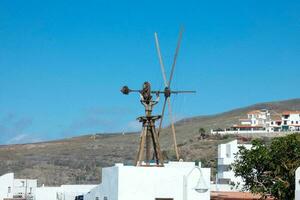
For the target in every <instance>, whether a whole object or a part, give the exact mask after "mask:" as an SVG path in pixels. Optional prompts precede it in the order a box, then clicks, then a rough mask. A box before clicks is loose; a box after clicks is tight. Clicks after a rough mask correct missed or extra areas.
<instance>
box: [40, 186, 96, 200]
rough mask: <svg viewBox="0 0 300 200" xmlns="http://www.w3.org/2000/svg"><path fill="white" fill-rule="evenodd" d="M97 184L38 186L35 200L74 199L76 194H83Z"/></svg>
mask: <svg viewBox="0 0 300 200" xmlns="http://www.w3.org/2000/svg"><path fill="white" fill-rule="evenodd" d="M96 186H97V185H61V186H60V187H44V186H43V187H39V188H37V189H36V195H35V200H74V199H75V197H76V196H79V195H82V196H83V195H85V194H87V193H88V192H89V191H91V190H92V189H93V188H95V187H96Z"/></svg>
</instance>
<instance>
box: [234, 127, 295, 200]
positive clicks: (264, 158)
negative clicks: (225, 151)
mask: <svg viewBox="0 0 300 200" xmlns="http://www.w3.org/2000/svg"><path fill="white" fill-rule="evenodd" d="M252 145H253V146H252V148H251V149H246V148H245V147H240V150H239V152H238V154H237V155H236V158H237V159H236V162H235V163H234V164H233V165H232V168H233V170H234V172H235V175H236V176H241V177H242V178H243V180H244V181H245V185H244V189H245V190H249V191H251V192H252V193H256V194H261V195H262V196H263V197H264V198H265V197H267V196H270V195H271V196H273V197H274V198H275V199H279V200H287V199H289V200H292V199H294V198H295V197H294V195H295V171H296V169H297V168H298V167H299V166H300V134H297V133H295V134H291V135H288V136H285V137H280V138H274V139H273V140H272V141H271V143H270V144H265V143H264V142H263V141H262V140H254V141H253V142H252Z"/></svg>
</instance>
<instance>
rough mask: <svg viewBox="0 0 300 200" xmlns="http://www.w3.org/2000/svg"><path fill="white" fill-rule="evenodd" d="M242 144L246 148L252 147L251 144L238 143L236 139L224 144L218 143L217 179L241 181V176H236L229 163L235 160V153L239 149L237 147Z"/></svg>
mask: <svg viewBox="0 0 300 200" xmlns="http://www.w3.org/2000/svg"><path fill="white" fill-rule="evenodd" d="M240 146H244V147H245V148H247V149H250V148H251V147H252V145H251V144H238V141H237V140H233V141H231V142H228V143H226V144H220V145H218V168H217V170H218V175H217V177H218V179H227V180H229V181H230V182H234V183H235V184H237V183H241V184H242V183H243V180H242V178H241V177H236V176H235V175H234V172H233V170H231V169H230V165H231V164H232V163H234V161H235V155H236V154H237V153H238V151H239V147H240Z"/></svg>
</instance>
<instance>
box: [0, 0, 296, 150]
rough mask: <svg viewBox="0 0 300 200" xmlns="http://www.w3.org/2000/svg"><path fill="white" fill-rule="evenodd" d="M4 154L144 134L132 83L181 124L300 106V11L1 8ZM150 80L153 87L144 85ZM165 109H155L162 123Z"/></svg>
mask: <svg viewBox="0 0 300 200" xmlns="http://www.w3.org/2000/svg"><path fill="white" fill-rule="evenodd" d="M0 4H1V6H0V143H1V144H6V143H20V142H21V143H22V142H34V141H40V140H48V139H56V138H64V137H70V136H76V135H81V134H87V133H94V132H101V133H104V132H119V131H130V130H137V128H138V126H137V123H136V122H135V118H136V117H137V116H138V115H141V114H142V113H143V112H142V111H143V110H142V107H141V105H140V104H139V97H138V96H137V95H130V96H123V95H122V94H121V93H120V92H119V90H120V88H121V86H123V85H125V84H127V85H129V86H130V87H131V88H139V87H140V86H141V84H142V83H143V81H145V80H149V81H151V82H152V84H153V87H154V88H158V89H162V88H163V81H162V76H161V72H160V68H159V62H158V59H157V55H156V50H155V43H154V35H153V33H154V32H155V31H157V32H158V34H159V39H160V45H161V49H162V53H163V57H164V61H165V66H166V68H167V72H168V73H169V69H170V67H171V66H170V65H171V61H172V57H173V54H174V50H175V46H176V42H177V41H176V40H177V36H178V30H179V27H180V26H181V25H183V26H184V27H185V32H184V35H183V40H182V48H181V49H180V54H179V57H178V63H177V65H176V69H175V76H174V81H173V85H172V88H173V89H193V90H197V94H195V95H182V96H174V98H173V99H172V104H173V110H174V113H175V117H176V119H180V118H183V117H190V116H196V115H205V114H212V113H218V112H222V111H226V110H229V109H233V108H236V107H242V106H246V105H249V104H253V103H257V102H263V101H273V100H281V99H289V98H297V97H299V95H298V91H299V74H300V37H299V35H300V12H299V10H300V2H299V1H276V0H275V1H254V0H245V1H17V0H16V1H11V0H6V1H5V0H4V1H1V3H0ZM145 73H147V76H145V75H144V74H145ZM159 110H160V105H159V106H158V107H157V110H156V111H157V112H158V111H159Z"/></svg>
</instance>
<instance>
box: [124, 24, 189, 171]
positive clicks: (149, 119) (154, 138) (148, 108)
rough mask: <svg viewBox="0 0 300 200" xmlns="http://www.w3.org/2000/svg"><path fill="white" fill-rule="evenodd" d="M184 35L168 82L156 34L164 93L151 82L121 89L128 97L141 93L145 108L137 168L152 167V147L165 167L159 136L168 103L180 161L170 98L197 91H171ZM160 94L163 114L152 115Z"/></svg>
mask: <svg viewBox="0 0 300 200" xmlns="http://www.w3.org/2000/svg"><path fill="white" fill-rule="evenodd" d="M182 33H183V29H181V30H180V33H179V38H178V42H177V47H176V50H175V55H174V59H173V64H172V68H171V73H170V77H169V80H167V78H166V77H167V76H166V73H165V67H164V63H163V59H162V55H161V51H160V46H159V41H158V35H157V33H154V37H155V44H156V50H157V54H158V58H159V63H160V67H161V71H162V76H163V80H164V85H165V89H164V90H163V91H160V90H151V84H150V82H147V81H146V82H144V84H143V86H142V89H140V90H132V89H130V88H129V87H128V86H124V87H123V88H122V89H121V92H122V93H123V94H125V95H128V94H130V93H132V92H134V93H139V94H140V97H141V100H140V102H141V104H142V105H143V106H144V108H145V115H144V116H141V117H138V118H137V119H138V120H139V122H141V123H142V127H143V128H142V131H141V134H140V143H139V148H138V153H137V156H136V160H135V165H136V166H142V165H143V164H144V163H145V164H146V165H150V160H151V146H152V147H153V159H154V160H155V162H156V165H157V166H163V165H164V161H163V156H162V152H161V149H160V144H159V135H160V132H161V129H162V123H163V118H164V113H165V109H166V104H167V102H168V111H169V117H170V123H171V128H172V134H173V143H174V148H175V152H176V158H177V160H179V153H178V149H177V142H176V133H175V126H174V121H173V116H172V107H171V101H170V97H171V95H172V94H180V93H195V91H173V90H171V89H170V86H171V82H172V79H173V74H174V69H175V65H176V61H177V57H178V53H179V48H180V43H181V39H182ZM160 94H163V95H164V97H165V99H164V104H163V107H162V114H161V115H152V111H153V107H154V106H155V105H156V104H157V103H158V102H159V99H160V96H159V95H160ZM152 95H155V96H156V99H155V100H153V96H152ZM157 120H160V123H159V128H158V131H157V130H156V127H155V122H156V121H157ZM151 143H152V145H151ZM144 146H145V147H144ZM144 148H145V149H146V159H145V160H144Z"/></svg>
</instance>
